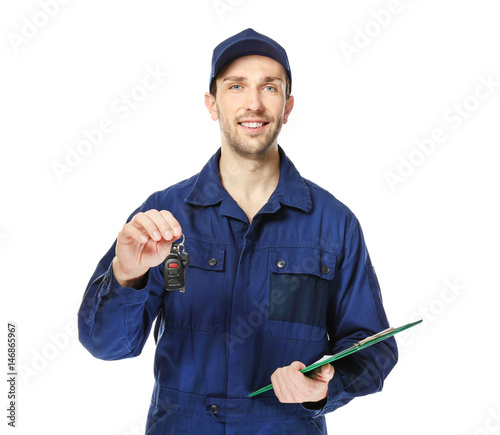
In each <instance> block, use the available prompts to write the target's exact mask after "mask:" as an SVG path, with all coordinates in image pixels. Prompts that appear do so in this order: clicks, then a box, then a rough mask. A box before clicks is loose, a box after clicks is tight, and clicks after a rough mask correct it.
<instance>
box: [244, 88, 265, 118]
mask: <svg viewBox="0 0 500 435" xmlns="http://www.w3.org/2000/svg"><path fill="white" fill-rule="evenodd" d="M245 109H246V110H249V111H252V112H262V111H263V110H264V104H263V103H262V95H261V94H260V92H259V89H258V88H257V87H249V88H248V89H247V93H246V99H245Z"/></svg>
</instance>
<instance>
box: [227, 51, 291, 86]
mask: <svg viewBox="0 0 500 435" xmlns="http://www.w3.org/2000/svg"><path fill="white" fill-rule="evenodd" d="M232 75H237V76H241V77H248V76H250V75H262V76H276V77H282V78H283V82H284V81H285V78H286V71H285V68H283V65H281V64H280V63H279V62H276V61H275V60H274V59H271V58H270V57H267V56H260V55H256V54H252V55H248V56H242V57H239V58H237V59H235V60H233V61H232V62H231V63H230V64H228V65H227V66H226V67H224V69H223V70H222V71H221V72H220V74H219V76H218V79H224V77H227V76H232Z"/></svg>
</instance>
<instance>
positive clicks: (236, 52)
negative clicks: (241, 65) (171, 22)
mask: <svg viewBox="0 0 500 435" xmlns="http://www.w3.org/2000/svg"><path fill="white" fill-rule="evenodd" d="M250 54H258V55H261V56H267V57H270V58H271V59H274V60H275V61H276V62H278V63H280V64H281V65H283V68H285V71H286V72H287V74H288V78H289V80H290V90H291V89H292V72H291V71H290V64H289V63H288V56H287V54H286V51H285V49H284V48H283V47H282V46H281V45H279V44H278V43H277V42H276V41H274V40H273V39H271V38H269V37H267V36H266V35H263V34H261V33H258V32H256V31H255V30H253V29H250V28H249V29H246V30H243V31H242V32H240V33H238V34H236V35H234V36H231V37H230V38H228V39H226V40H225V41H222V42H221V43H220V44H219V45H218V46H217V47H215V48H214V53H213V56H212V73H211V75H210V84H209V87H208V89H210V88H211V87H212V83H213V81H214V80H215V78H216V77H217V74H219V72H220V71H221V70H222V68H224V67H225V66H226V65H227V64H228V63H230V62H232V61H233V60H235V59H237V58H238V57H242V56H248V55H250Z"/></svg>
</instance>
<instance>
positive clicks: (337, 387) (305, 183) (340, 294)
mask: <svg viewBox="0 0 500 435" xmlns="http://www.w3.org/2000/svg"><path fill="white" fill-rule="evenodd" d="M291 84H292V75H291V69H290V65H289V62H288V57H287V54H286V52H285V50H284V49H283V47H281V46H280V45H279V44H278V43H277V42H275V41H274V40H272V39H270V38H268V37H267V36H264V35H262V34H259V33H257V32H255V31H254V30H252V29H247V30H245V31H243V32H241V33H238V34H237V35H234V36H232V37H231V38H229V39H227V40H225V41H223V42H222V43H220V44H219V45H218V46H217V47H216V48H215V50H214V53H213V59H212V73H211V77H210V86H209V89H210V92H208V93H207V94H206V95H205V104H206V106H207V108H208V111H209V113H210V116H211V117H212V119H213V120H214V121H218V122H219V126H220V132H221V144H220V148H219V149H218V150H217V152H216V153H215V154H214V155H213V157H212V158H211V159H210V160H209V162H208V163H207V164H206V165H205V166H204V167H203V169H202V170H201V171H200V172H199V173H198V174H196V175H194V176H193V177H191V178H189V179H187V180H184V181H182V182H180V183H178V184H175V185H174V186H171V187H169V188H167V189H165V190H163V191H159V192H156V193H154V194H153V195H151V196H150V197H149V198H148V199H147V200H146V201H145V202H144V203H143V204H142V205H141V206H140V207H139V208H138V209H137V210H135V211H134V212H133V213H132V214H131V216H130V217H129V218H128V220H127V223H126V224H125V225H124V226H123V228H122V230H121V231H120V232H119V234H118V237H117V240H116V241H115V243H114V244H113V246H112V247H111V248H110V250H109V251H108V253H107V254H106V255H105V256H104V257H103V259H102V260H101V261H100V263H99V264H98V266H97V269H96V271H95V272H94V275H93V276H92V278H91V279H90V282H89V285H88V287H87V290H86V292H85V295H84V298H83V301H82V304H81V307H80V310H79V313H78V315H79V336H80V341H81V342H82V344H83V345H84V346H85V347H86V348H87V349H88V350H89V351H90V352H91V353H92V355H94V356H96V357H98V358H102V359H106V360H115V359H120V358H129V357H134V356H137V355H139V354H140V353H141V351H142V348H143V346H144V344H145V342H146V340H147V338H148V336H149V333H150V331H151V327H152V324H153V321H154V320H155V319H156V324H155V334H154V335H155V340H156V343H157V348H156V354H155V386H154V391H153V397H152V401H151V405H150V408H149V414H148V421H147V427H146V434H148V435H150V434H157V435H160V434H162V435H163V434H176V435H177V434H196V435H204V434H207V435H208V434H209V435H218V434H221V435H222V434H235V435H236V434H242V435H243V434H256V435H258V434H262V435H265V434H269V435H271V434H272V435H276V434H299V435H300V434H304V435H305V434H307V435H310V434H315V433H317V434H326V433H327V429H326V423H325V417H324V415H325V414H326V413H327V412H331V411H334V410H335V409H337V408H339V407H340V406H343V405H345V404H347V403H348V402H349V401H351V400H352V399H353V398H355V397H358V396H362V395H366V394H370V393H374V392H377V391H380V390H381V389H382V386H383V381H384V379H385V377H386V376H387V375H388V374H389V372H390V371H391V370H392V368H393V367H394V365H395V364H396V361H397V349H396V345H395V341H394V339H393V338H391V339H388V340H386V341H384V342H382V343H379V344H378V345H377V346H372V347H370V348H367V349H364V350H363V351H361V352H358V353H356V354H353V355H350V356H348V357H346V358H344V359H343V360H340V361H338V362H337V363H336V364H335V367H332V366H331V365H328V364H327V365H324V366H323V367H321V369H317V370H316V371H315V372H312V374H311V375H309V376H305V375H304V374H303V373H301V372H300V370H301V369H302V368H304V367H305V364H310V363H312V362H314V361H315V360H317V359H318V358H320V357H321V356H323V355H324V354H333V353H336V352H338V351H340V350H344V349H346V348H348V347H349V346H350V345H351V344H353V343H355V342H357V341H359V340H361V339H363V338H365V337H367V336H369V335H372V334H374V333H376V332H378V331H380V330H382V329H386V328H387V327H388V322H387V318H386V315H385V312H384V308H383V305H382V299H381V294H380V289H379V286H378V282H377V278H376V276H375V272H374V269H373V266H372V264H371V261H370V257H369V255H368V252H367V249H366V246H365V242H364V239H363V234H362V231H361V228H360V225H359V223H358V221H357V219H356V217H355V216H354V215H353V213H352V212H351V211H350V210H349V209H348V208H347V207H346V206H345V205H343V204H342V203H340V202H339V201H338V200H337V199H335V197H333V196H332V195H331V194H330V193H328V192H327V191H325V190H324V189H322V188H320V187H319V186H317V185H316V184H314V183H313V182H311V181H309V180H306V179H304V178H302V177H301V176H300V174H299V172H298V171H297V169H296V168H295V166H294V165H293V164H292V162H291V161H290V160H289V159H288V157H287V156H286V154H285V152H284V150H283V149H282V148H281V146H279V145H278V135H279V133H280V131H281V128H282V126H283V124H286V123H287V121H288V117H289V115H290V112H291V111H292V109H293V105H294V99H293V96H291V95H290V92H291ZM317 153H318V155H321V153H320V150H317ZM181 234H182V236H183V237H185V241H184V246H185V248H186V251H188V252H189V254H190V265H189V267H188V268H187V269H186V271H185V292H178V291H166V290H165V278H164V272H168V273H170V272H172V273H174V274H175V271H170V269H166V266H165V264H166V262H165V259H166V258H167V256H168V255H169V254H170V253H171V250H172V246H174V247H175V246H177V245H178V244H174V242H176V241H177V240H178V239H179V238H181ZM174 252H175V251H174ZM169 267H170V266H169ZM165 269H166V270H165ZM169 276H170V275H169ZM269 381H271V382H272V384H273V390H271V391H268V392H266V393H264V394H262V395H259V396H256V397H254V398H249V397H248V395H249V393H251V392H252V391H254V390H256V389H258V388H260V387H262V386H264V385H266V384H268V383H269Z"/></svg>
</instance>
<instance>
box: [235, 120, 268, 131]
mask: <svg viewBox="0 0 500 435" xmlns="http://www.w3.org/2000/svg"><path fill="white" fill-rule="evenodd" d="M238 124H239V125H240V126H241V127H243V129H244V130H245V131H247V132H252V133H257V132H260V131H261V130H263V129H264V127H265V126H266V125H267V124H269V122H265V121H243V122H238Z"/></svg>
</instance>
